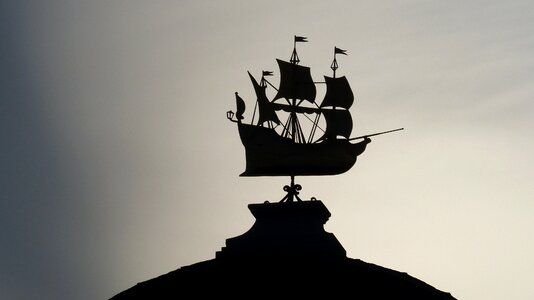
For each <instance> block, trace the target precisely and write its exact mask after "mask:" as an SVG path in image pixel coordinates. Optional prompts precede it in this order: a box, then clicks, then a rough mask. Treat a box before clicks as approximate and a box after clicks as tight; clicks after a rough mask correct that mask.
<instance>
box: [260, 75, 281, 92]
mask: <svg viewBox="0 0 534 300" xmlns="http://www.w3.org/2000/svg"><path fill="white" fill-rule="evenodd" d="M263 80H265V82H267V83H268V84H269V85H270V86H271V87H272V88H273V89H275V90H276V91H277V92H278V89H277V88H276V87H275V86H274V85H272V84H271V83H270V82H269V80H267V79H265V78H264V79H263Z"/></svg>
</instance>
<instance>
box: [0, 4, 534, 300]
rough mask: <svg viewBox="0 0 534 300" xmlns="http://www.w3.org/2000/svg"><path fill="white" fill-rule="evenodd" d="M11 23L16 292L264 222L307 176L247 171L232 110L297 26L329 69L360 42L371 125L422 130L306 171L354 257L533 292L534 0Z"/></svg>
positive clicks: (207, 242) (159, 10) (211, 247)
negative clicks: (341, 165) (341, 170)
mask: <svg viewBox="0 0 534 300" xmlns="http://www.w3.org/2000/svg"><path fill="white" fill-rule="evenodd" d="M0 35H1V38H2V43H0V54H1V55H0V64H1V71H0V125H1V127H0V128H1V130H0V138H1V140H2V141H3V142H2V144H1V145H0V167H1V170H2V171H1V172H0V188H1V190H2V193H1V196H0V226H1V228H2V234H1V235H0V242H1V247H0V263H1V264H0V265H1V267H0V294H1V295H2V298H3V299H17V300H18V299H81V300H83V299H106V298H109V297H111V296H113V295H115V294H116V293H118V292H120V291H122V290H124V289H127V288H129V287H131V286H133V285H134V284H135V283H137V282H140V281H144V280H147V279H150V278H153V277H156V276H159V275H161V274H164V273H167V272H169V271H171V270H174V269H177V268H179V267H181V266H185V265H189V264H192V263H195V262H199V261H203V260H207V259H211V258H213V257H214V256H215V252H216V251H218V250H220V248H221V247H223V246H224V242H225V239H226V238H229V237H233V236H237V235H239V234H241V233H243V232H245V231H246V230H248V228H250V226H251V225H252V223H253V217H252V216H251V215H250V213H249V211H248V209H247V204H249V203H259V202H263V201H265V200H270V201H273V202H274V201H278V200H280V199H281V198H282V197H283V196H284V195H283V191H282V187H283V185H285V184H287V183H288V178H283V177H272V178H268V177H266V178H241V177H239V176H238V175H239V174H240V173H241V172H242V171H243V170H244V167H245V160H244V159H245V157H244V148H243V146H242V144H241V142H240V140H239V136H238V132H237V129H236V127H235V124H233V123H230V122H228V121H227V120H226V118H225V112H226V111H227V110H229V109H234V105H235V100H234V92H236V91H237V92H239V93H240V95H241V96H242V97H243V98H244V99H245V101H247V104H248V107H249V109H248V110H247V112H246V113H245V117H248V118H250V116H251V115H250V114H251V109H252V107H253V100H254V94H253V89H252V86H251V84H250V81H249V79H248V75H247V73H246V72H247V71H251V73H252V74H254V75H256V76H259V73H260V72H261V70H272V71H278V69H277V65H276V61H275V59H276V58H281V59H286V60H287V59H289V56H290V55H291V50H292V46H293V45H292V42H293V35H302V36H307V37H308V40H309V42H308V43H302V44H299V55H300V59H301V64H304V65H307V66H310V67H311V68H312V76H313V77H314V79H321V78H322V76H323V75H325V74H326V75H329V74H331V71H330V69H329V66H330V63H331V59H332V49H333V47H334V46H337V47H340V48H342V49H346V50H347V54H348V55H347V56H341V57H339V58H338V63H339V65H340V68H339V70H338V71H337V74H340V75H345V76H347V78H348V80H349V82H350V84H351V86H352V88H353V90H354V93H355V97H356V101H355V104H354V106H353V107H352V109H351V111H352V113H353V116H354V120H355V121H354V122H355V125H354V130H353V135H354V136H356V135H362V134H366V133H371V132H376V131H382V130H387V129H392V128H397V127H405V130H404V131H402V132H399V133H394V134H390V135H385V136H381V137H377V138H375V139H373V142H372V143H371V144H370V145H369V147H368V148H367V150H366V152H365V153H364V154H363V155H361V156H360V157H359V159H358V162H357V163H356V165H355V166H354V167H353V168H352V169H351V170H350V171H348V172H347V173H345V174H341V175H337V176H326V177H306V178H298V177H297V182H298V183H300V184H302V185H303V190H302V192H301V196H302V198H304V199H309V198H310V197H312V196H314V197H317V198H318V199H320V200H322V201H323V202H324V203H325V205H326V206H327V207H328V209H329V210H330V212H331V213H332V217H331V218H330V221H329V222H328V223H327V224H326V226H325V228H326V230H327V231H329V232H332V233H334V234H335V235H336V237H337V238H338V239H339V240H340V242H341V244H342V245H343V246H344V247H345V249H346V250H347V254H348V256H350V257H352V258H359V259H362V260H364V261H367V262H371V263H375V264H379V265H382V266H385V267H388V268H391V269H395V270H398V271H403V272H407V273H409V274H410V275H412V276H415V277H417V278H419V279H421V280H423V281H425V282H427V283H429V284H431V285H432V286H434V287H436V288H438V289H440V290H443V291H447V292H451V293H452V294H453V296H455V297H456V298H458V299H471V300H482V299H484V300H492V299H495V300H497V299H517V300H527V299H532V298H534V286H532V278H533V271H532V270H533V269H534V257H533V255H532V253H534V240H533V237H534V218H533V213H534V201H533V200H534V199H533V195H534V185H533V184H532V177H531V176H532V170H533V169H534V160H533V159H532V158H531V156H530V154H531V153H534V140H533V139H532V137H531V136H532V131H533V130H534V122H533V121H532V120H533V119H534V101H533V100H534V99H533V98H534V85H533V84H532V83H533V82H534V56H533V55H532V52H533V50H534V4H533V2H532V1H516V0H513V1H380V2H379V3H378V1H309V0H307V1H292V2H290V3H288V2H287V1H270V2H269V1H59V0H58V1H52V0H50V1H12V3H9V1H8V2H5V1H4V2H2V4H0ZM277 80H278V77H276V76H275V77H273V80H272V82H277ZM273 280H274V278H273Z"/></svg>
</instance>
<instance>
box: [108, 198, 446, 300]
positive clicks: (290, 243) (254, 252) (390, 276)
mask: <svg viewBox="0 0 534 300" xmlns="http://www.w3.org/2000/svg"><path fill="white" fill-rule="evenodd" d="M248 207H249V209H250V211H251V213H252V214H253V216H254V217H255V218H256V220H255V222H254V224H253V225H252V227H251V228H250V229H249V230H248V231H247V232H245V233H243V234H242V235H239V236H236V237H233V238H229V239H227V240H226V245H225V246H224V247H222V249H221V250H220V251H218V252H216V253H215V258H214V259H211V260H207V261H203V262H198V263H195V264H192V265H189V266H183V267H180V268H178V269H177V270H174V271H171V272H169V273H167V274H164V275H161V276H159V277H156V278H153V279H149V280H147V281H144V282H140V283H138V284H136V285H135V286H133V287H131V288H128V289H126V290H124V291H123V292H120V293H119V294H117V295H115V296H113V297H112V298H111V300H125V299H186V298H194V299H203V297H210V298H211V297H213V298H215V297H217V298H220V299H223V298H224V299H226V298H230V299H245V298H246V299H254V298H271V299H288V298H293V299H303V298H305V297H311V298H313V299H317V298H325V299H335V298H343V299H346V298H352V299H361V300H366V299H425V300H433V299H436V300H437V299H448V300H453V299H455V298H454V297H453V296H452V295H451V294H450V293H447V292H443V291H440V290H438V289H436V288H434V287H433V286H431V285H429V284H427V283H425V282H423V281H421V280H419V279H417V278H414V277H412V276H410V275H408V274H407V273H403V272H399V271H395V270H391V269H388V268H385V267H381V266H378V265H375V264H372V263H367V262H364V261H361V260H359V259H353V258H349V257H347V256H346V251H345V249H344V248H343V246H342V245H341V244H340V242H339V241H338V240H337V239H336V237H335V236H334V235H333V234H332V233H329V232H326V231H325V230H324V224H325V223H326V222H327V221H328V219H329V217H330V212H329V211H328V209H327V208H326V207H325V205H324V204H323V203H322V202H321V201H319V200H306V201H291V202H289V201H287V202H277V203H268V202H265V203H257V204H249V206H248Z"/></svg>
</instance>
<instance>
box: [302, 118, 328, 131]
mask: <svg viewBox="0 0 534 300" xmlns="http://www.w3.org/2000/svg"><path fill="white" fill-rule="evenodd" d="M303 115H304V116H305V117H306V118H308V120H310V122H312V123H313V124H314V127H317V128H319V129H321V131H322V132H325V131H324V129H322V128H321V127H320V126H319V125H317V124H316V122H315V121H313V120H312V119H311V118H310V117H308V116H307V115H306V114H303ZM317 121H319V120H317ZM317 123H318V122H317Z"/></svg>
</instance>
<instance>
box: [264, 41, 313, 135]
mask: <svg viewBox="0 0 534 300" xmlns="http://www.w3.org/2000/svg"><path fill="white" fill-rule="evenodd" d="M307 41H308V40H307V38H306V37H303V36H297V35H296V36H295V38H294V40H293V52H292V53H291V58H290V59H289V62H286V61H283V60H280V59H277V60H276V61H277V62H278V67H279V68H280V85H279V88H278V93H277V94H276V96H275V97H274V99H273V102H274V101H276V100H278V99H281V98H285V99H286V101H287V103H288V104H287V107H286V108H280V109H283V110H284V111H287V112H289V117H288V120H287V122H286V123H285V124H284V130H283V132H282V136H284V137H286V138H291V140H292V141H293V142H295V143H306V138H305V136H304V132H303V131H302V127H301V125H300V122H299V119H298V117H297V112H299V104H300V103H301V102H302V101H303V100H307V101H309V102H311V103H314V102H315V96H316V89H315V84H314V83H313V79H312V78H311V71H310V68H309V67H305V66H301V65H299V62H300V59H299V57H298V53H297V47H296V46H297V43H298V42H307ZM279 107H280V106H279Z"/></svg>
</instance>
